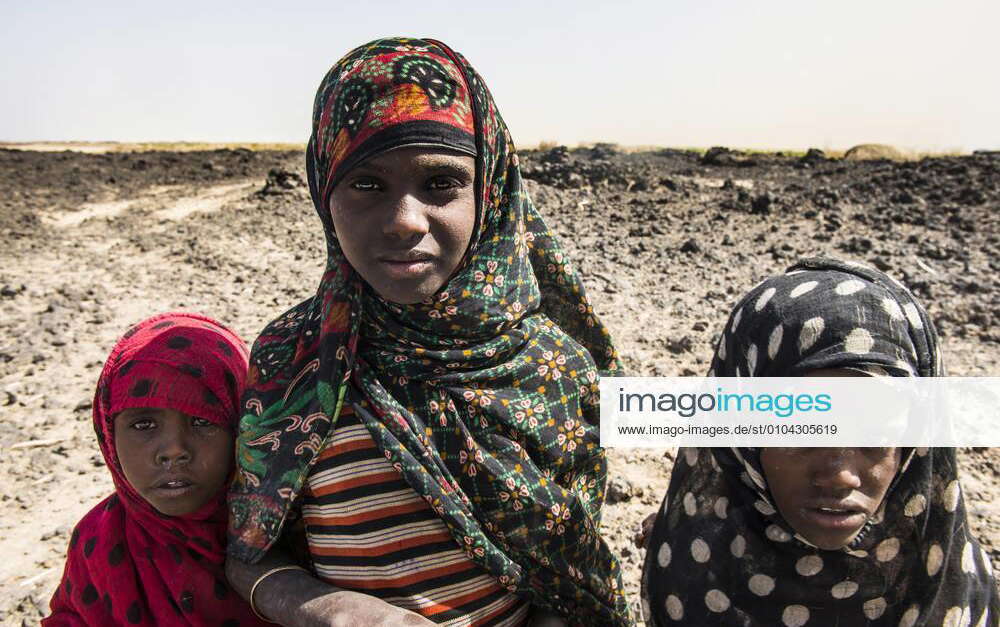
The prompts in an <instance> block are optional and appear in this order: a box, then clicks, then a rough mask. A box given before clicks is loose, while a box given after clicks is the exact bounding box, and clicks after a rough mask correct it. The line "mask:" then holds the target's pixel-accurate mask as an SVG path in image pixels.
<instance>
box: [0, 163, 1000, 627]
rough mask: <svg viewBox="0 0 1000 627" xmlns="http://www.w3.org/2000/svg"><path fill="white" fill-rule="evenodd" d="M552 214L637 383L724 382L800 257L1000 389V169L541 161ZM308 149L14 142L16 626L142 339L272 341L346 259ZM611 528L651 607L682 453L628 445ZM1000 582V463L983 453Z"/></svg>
mask: <svg viewBox="0 0 1000 627" xmlns="http://www.w3.org/2000/svg"><path fill="white" fill-rule="evenodd" d="M521 160H522V164H523V165H522V167H523V172H524V175H525V177H526V178H527V179H528V181H529V183H528V185H529V189H530V192H531V195H532V197H533V199H534V201H535V203H536V204H537V205H538V206H539V207H540V209H541V211H542V212H543V214H544V215H545V216H546V218H547V220H548V222H549V224H550V226H551V227H553V229H554V230H555V231H556V232H557V233H558V234H559V235H560V237H561V239H562V243H563V245H564V246H565V248H566V249H567V251H568V253H569V255H570V257H571V259H572V260H574V261H575V263H576V265H577V268H578V269H579V270H580V272H581V273H582V275H583V277H584V280H585V283H586V286H587V288H588V290H589V294H590V296H591V299H592V300H593V303H594V308H595V309H596V310H597V312H598V313H599V314H600V315H601V316H602V318H603V320H604V321H605V322H606V323H607V324H608V326H609V327H610V329H611V331H612V333H613V335H614V337H615V339H616V341H617V343H618V346H619V349H620V352H621V354H622V355H623V356H624V361H625V365H626V366H627V369H628V371H629V373H631V374H635V375H651V376H656V375H703V374H705V372H706V371H707V369H708V362H709V358H710V356H711V354H712V347H713V345H714V342H715V339H716V338H717V334H718V330H719V329H720V327H721V326H722V324H723V323H724V321H725V317H726V315H727V313H728V311H729V308H730V307H731V306H732V305H733V304H734V302H735V301H736V300H737V299H738V298H739V297H740V295H741V294H742V293H743V292H744V291H745V290H747V289H748V288H749V287H750V286H752V285H753V284H754V283H756V282H757V281H758V280H759V279H760V278H762V277H763V276H765V275H767V274H770V273H775V272H778V271H781V270H782V269H784V268H785V267H786V266H788V265H790V264H791V263H793V262H794V261H795V260H796V259H799V258H801V257H806V256H812V255H815V254H828V255H835V256H840V257H845V258H850V259H855V260H859V261H864V262H867V263H870V264H872V265H874V266H877V267H879V268H882V269H884V270H886V271H888V272H889V273H891V274H893V275H894V276H896V277H897V278H899V279H901V280H903V281H904V282H905V283H906V284H908V285H909V286H910V287H911V288H912V289H913V290H914V291H915V292H916V294H917V295H918V296H919V297H920V298H921V299H922V300H923V301H924V302H925V303H926V305H927V307H928V310H929V311H930V313H931V315H932V317H933V318H934V320H935V322H936V324H937V327H938V330H939V332H940V334H941V336H942V343H943V346H944V349H945V351H946V353H945V354H946V361H947V364H948V369H949V372H950V374H953V375H968V376H976V375H1000V274H998V270H1000V153H976V154H972V155H965V156H949V157H939V158H923V159H919V160H886V159H871V160H853V159H841V158H837V159H832V158H828V157H827V156H825V155H823V154H821V153H818V152H810V153H809V154H807V155H800V154H781V153H770V154H748V153H741V152H738V151H727V150H711V151H708V152H707V153H700V152H695V151H682V150H651V151H645V152H630V151H621V150H618V149H617V148H616V147H614V146H610V145H596V146H592V147H587V148H579V149H573V150H569V149H566V148H563V147H555V148H550V149H547V150H535V151H525V152H523V153H521ZM304 178H305V174H304V159H303V155H302V153H301V151H297V150H285V151H276V150H271V151H269V150H255V151H251V150H246V149H235V150H234V149H221V150H186V151H145V152H131V151H128V150H124V149H123V150H114V151H111V152H92V153H86V152H82V151H79V150H74V151H58V149H53V150H50V151H28V150H11V149H0V417H2V420H0V513H2V517H0V547H2V550H0V555H2V556H3V559H2V560H0V621H2V622H3V624H5V625H35V624H37V623H38V621H39V619H40V618H41V617H42V616H43V615H44V614H45V612H46V609H47V607H48V600H49V597H50V595H51V593H52V590H53V588H54V587H55V585H56V584H57V583H58V581H59V578H60V576H61V573H62V566H63V557H64V555H65V550H66V544H67V542H68V540H69V533H70V531H71V530H72V528H73V525H74V524H75V523H76V521H77V520H78V519H79V518H80V516H81V515H83V514H84V513H85V512H86V511H87V510H88V509H89V508H90V507H91V506H92V505H93V504H95V503H96V502H97V501H98V500H99V499H100V498H102V497H103V496H105V495H106V494H107V493H108V492H109V491H110V489H111V481H110V475H109V474H108V472H107V470H106V469H105V468H104V467H103V460H102V458H101V455H100V452H99V451H98V448H97V443H96V441H95V438H94V434H93V430H92V428H91V422H90V408H91V396H92V394H93V388H94V384H95V382H96V379H97V376H98V374H99V373H100V369H101V366H102V361H103V359H104V357H105V356H106V353H107V351H108V350H109V349H110V347H111V345H112V344H113V343H114V341H115V339H116V338H117V337H118V336H119V335H120V334H121V333H122V332H123V331H124V330H125V329H126V328H127V327H128V326H129V325H130V324H131V323H133V322H136V321H138V320H140V319H141V318H143V317H145V316H147V315H150V314H153V313H156V312H161V311H166V310H175V309H183V310H192V311H200V312H203V313H206V314H208V315H210V316H213V317H215V318H218V319H220V320H222V321H225V322H227V323H228V324H230V325H232V326H233V327H234V328H235V329H236V330H237V331H239V332H240V333H241V334H242V335H243V337H245V338H247V339H248V340H252V338H254V337H255V336H256V334H257V332H258V331H259V330H260V329H261V327H262V326H263V325H264V324H265V323H266V322H267V321H268V320H269V319H271V318H272V317H273V316H275V315H276V314H277V313H280V312H281V311H283V310H284V309H286V308H287V307H289V306H290V305H292V304H294V303H296V302H298V301H299V300H301V299H303V298H306V297H307V296H309V295H310V294H311V293H312V292H313V291H314V289H315V287H316V285H317V282H318V280H319V277H320V272H321V268H322V266H323V262H324V257H323V255H324V243H323V236H322V231H321V229H320V223H319V221H318V219H317V218H316V216H315V213H314V211H313V209H312V206H311V203H310V201H309V195H308V192H307V190H306V187H305V185H304V184H303V181H304ZM609 456H610V460H611V475H610V490H609V504H608V506H607V507H606V512H605V516H604V521H605V522H604V533H605V535H606V537H607V539H608V541H609V542H610V544H611V545H612V547H613V548H614V550H615V551H616V552H617V553H618V554H620V555H621V556H622V560H623V563H624V565H625V581H626V585H627V591H628V593H629V594H630V595H632V598H633V600H634V601H637V600H638V581H639V573H640V568H641V564H642V560H643V551H642V550H641V549H639V548H637V547H636V546H635V545H634V543H633V537H634V535H635V533H636V531H637V529H638V527H639V523H640V521H641V520H642V519H643V518H644V517H645V516H646V515H647V514H648V513H650V512H651V511H653V510H654V509H655V508H656V507H657V505H658V504H659V502H660V500H661V498H662V496H663V494H664V493H665V491H666V488H667V484H668V481H669V476H670V470H671V467H672V463H673V452H672V451H669V450H668V451H662V450H660V451H641V450H627V449H616V450H612V451H610V452H609ZM960 460H961V463H962V470H963V473H964V474H963V476H962V481H963V487H964V492H965V498H966V505H967V507H968V510H969V514H970V523H971V526H972V528H973V530H974V532H975V533H976V535H977V536H978V537H979V538H980V539H981V541H982V543H983V546H984V548H985V549H986V550H987V551H988V552H989V554H990V555H991V557H992V560H993V564H994V566H995V567H998V568H1000V498H998V496H1000V449H986V448H983V449H962V450H961V451H960Z"/></svg>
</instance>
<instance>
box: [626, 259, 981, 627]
mask: <svg viewBox="0 0 1000 627" xmlns="http://www.w3.org/2000/svg"><path fill="white" fill-rule="evenodd" d="M710 374H714V375H716V376H723V377H729V376H760V377H782V376H900V377H910V376H921V377H932V376H940V375H942V374H943V372H942V364H941V353H940V349H939V347H938V341H937V335H936V334H935V332H934V326H933V324H932V323H931V320H930V318H929V317H928V316H927V313H926V312H925V311H924V308H923V307H921V306H920V304H919V303H918V302H917V301H916V299H915V298H914V297H913V295H912V294H911V293H910V292H909V291H908V290H907V289H906V288H904V287H903V286H901V285H900V284H899V283H897V282H896V281H894V280H893V279H891V278H889V277H888V276H886V275H885V274H883V273H881V272H878V271H876V270H873V269H868V268H864V267H861V266H859V265H857V264H850V263H844V262H839V261H835V260H830V259H811V260H807V261H804V262H802V263H799V264H797V265H795V266H793V267H792V268H790V269H789V271H788V272H787V273H786V274H784V275H780V276H775V277H771V278H768V279H767V280H765V281H763V282H762V283H760V284H759V285H758V286H757V287H755V288H754V289H753V290H751V291H750V293H749V294H747V295H746V296H745V297H744V298H743V299H742V300H741V301H740V303H739V304H738V305H737V306H736V308H735V309H734V310H733V313H732V315H731V316H730V317H729V321H728V323H727V325H726V327H725V329H724V331H723V334H722V338H721V339H720V341H719V346H718V351H717V353H716V355H715V358H714V360H713V362H712V371H711V373H710ZM957 477H958V464H957V462H956V460H955V450H954V449H950V448H931V449H913V448H833V449H830V448H729V449H726V448H711V449H709V448H702V449H695V448H693V449H681V451H680V453H679V454H678V458H677V464H676V466H675V467H674V470H673V475H672V476H671V479H670V489H669V491H668V492H667V496H666V498H665V499H664V503H663V509H662V510H661V512H660V514H659V515H658V517H657V518H656V522H655V525H654V527H653V531H652V534H651V537H650V540H649V542H648V543H647V545H646V546H647V552H646V565H645V571H644V575H643V583H644V606H645V609H646V610H647V612H648V615H649V622H650V624H652V625H658V626H665V625H741V626H746V627H751V626H753V627H756V626H761V627H763V626H768V627H770V626H772V625H783V626H788V627H801V626H803V625H805V626H809V625H821V626H826V625H876V626H886V627H889V626H891V627H897V626H902V627H914V626H916V625H927V626H931V625H933V626H934V627H938V626H939V625H946V626H950V625H954V626H958V625H964V626H970V625H975V626H976V627H980V626H982V627H986V626H995V625H997V620H998V614H997V612H998V609H1000V606H998V600H997V599H998V597H997V591H996V584H995V582H994V580H993V577H992V574H991V566H990V560H989V556H988V555H986V553H985V552H983V551H982V550H981V549H980V547H979V544H978V543H977V542H976V540H975V539H974V538H973V537H972V534H971V533H970V532H969V526H968V521H967V520H966V514H965V505H964V503H963V499H962V492H961V488H960V487H959V482H958V479H957Z"/></svg>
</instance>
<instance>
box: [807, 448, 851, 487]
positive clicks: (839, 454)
mask: <svg viewBox="0 0 1000 627" xmlns="http://www.w3.org/2000/svg"><path fill="white" fill-rule="evenodd" d="M816 454H817V455H818V456H819V458H818V459H817V460H816V463H815V465H814V466H813V470H812V484H813V485H814V486H816V487H819V488H825V489H828V490H835V491H840V490H856V489H858V488H860V487H861V475H860V474H859V473H858V471H857V469H856V468H855V467H854V464H853V460H854V459H853V458H854V455H853V451H851V450H850V449H819V450H818V451H817V453H816Z"/></svg>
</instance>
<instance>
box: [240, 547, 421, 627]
mask: <svg viewBox="0 0 1000 627" xmlns="http://www.w3.org/2000/svg"><path fill="white" fill-rule="evenodd" d="M294 564H295V563H294V561H293V560H292V559H291V557H290V556H289V555H288V554H287V553H284V552H283V551H282V550H280V549H276V548H275V549H272V550H271V551H270V552H268V554H267V555H265V556H264V559H262V560H261V561H260V562H258V563H256V564H247V563H245V562H241V561H239V560H237V559H234V558H232V557H228V558H227V559H226V577H228V578H229V583H230V584H231V585H232V586H233V589H235V590H236V591H237V592H238V593H239V594H240V595H241V596H242V597H243V598H244V599H247V600H248V601H249V597H250V589H251V587H253V585H254V582H255V581H257V579H258V578H259V577H260V576H261V575H263V574H264V573H266V572H267V571H269V570H271V569H273V568H277V567H280V566H292V565H294ZM253 602H254V606H255V607H256V608H257V611H258V612H260V613H261V614H262V615H263V616H264V617H265V618H268V619H270V620H273V621H276V622H277V623H279V624H281V625H295V626H296V627H298V626H302V627H312V626H316V627H338V626H347V625H358V624H364V625H366V627H389V626H391V625H412V626H413V627H420V626H422V625H433V623H431V622H430V621H428V620H427V619H425V618H423V617H421V616H419V615H417V614H414V613H413V612H409V611H407V610H403V609H400V608H398V607H395V606H393V605H390V604H388V603H386V602H385V601H382V600H381V599H378V598H376V597H373V596H371V595H367V594H361V593H358V592H352V591H350V590H341V589H340V588H336V587H334V586H331V585H329V584H327V583H324V582H322V581H320V580H319V579H317V578H316V577H315V576H313V575H312V573H310V572H309V571H306V570H282V571H279V572H276V573H274V574H273V575H269V576H268V577H267V578H266V579H264V581H262V582H261V583H260V584H259V585H258V586H257V588H256V589H255V590H254V594H253Z"/></svg>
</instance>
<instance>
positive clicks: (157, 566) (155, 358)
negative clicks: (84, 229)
mask: <svg viewBox="0 0 1000 627" xmlns="http://www.w3.org/2000/svg"><path fill="white" fill-rule="evenodd" d="M246 369H247V352H246V346H245V345H244V343H243V341H242V340H241V339H240V338H239V337H237V336H236V334H234V333H233V332H232V331H230V330H229V329H227V328H225V327H223V326H221V325H220V324H219V323H217V322H215V321H214V320H211V319H209V318H205V317H202V316H198V315H194V314H184V313H171V314H163V315H159V316H155V317H153V318H150V319H148V320H145V321H143V322H140V323H139V324H137V325H135V326H134V327H132V329H130V330H129V331H128V332H127V333H126V334H125V336H124V337H122V339H121V340H119V342H118V343H117V344H116V345H115V347H114V349H113V350H112V351H111V354H110V355H109V356H108V359H107V361H106V362H105V364H104V370H103V372H102V373H101V377H100V380H99V381H98V384H97V392H96V393H95V395H94V405H93V417H94V431H95V432H96V434H97V440H98V442H99V444H100V447H101V453H102V454H103V455H104V461H105V464H106V465H107V468H108V470H109V471H110V472H111V476H112V478H113V480H114V485H115V493H114V494H112V495H111V496H109V497H108V498H106V499H105V500H104V501H102V502H101V503H100V504H98V505H97V506H96V507H95V508H94V509H92V510H90V512H88V513H87V515H86V516H84V517H83V520H81V521H80V523H79V524H77V526H76V528H75V529H74V530H73V535H72V538H71V539H70V544H69V554H68V556H67V558H66V569H65V573H64V575H63V579H62V582H61V583H60V584H59V587H58V588H57V589H56V592H55V595H54V596H53V597H52V603H51V609H52V614H51V616H49V617H48V618H46V619H44V620H43V621H42V624H43V625H46V626H47V627H57V626H63V625H65V626H74V627H76V626H81V625H90V626H94V627H104V626H106V625H205V626H208V625H212V626H213V627H217V626H219V625H227V626H230V627H235V626H236V625H241V626H244V627H246V626H250V625H261V624H264V623H262V622H261V621H259V620H258V619H257V618H255V617H254V616H253V614H252V613H251V611H250V607H249V606H248V605H247V603H246V602H245V601H243V599H241V598H240V597H239V595H237V594H236V593H235V592H233V591H232V590H231V589H230V587H229V584H228V583H227V582H226V579H225V573H224V556H225V539H226V536H225V531H226V508H225V497H226V491H227V489H228V486H229V481H230V479H231V478H232V472H233V455H232V451H233V440H234V437H235V436H234V432H235V426H236V419H237V412H236V409H237V406H238V401H239V397H240V393H241V391H242V388H243V382H244V379H245V377H246Z"/></svg>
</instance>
